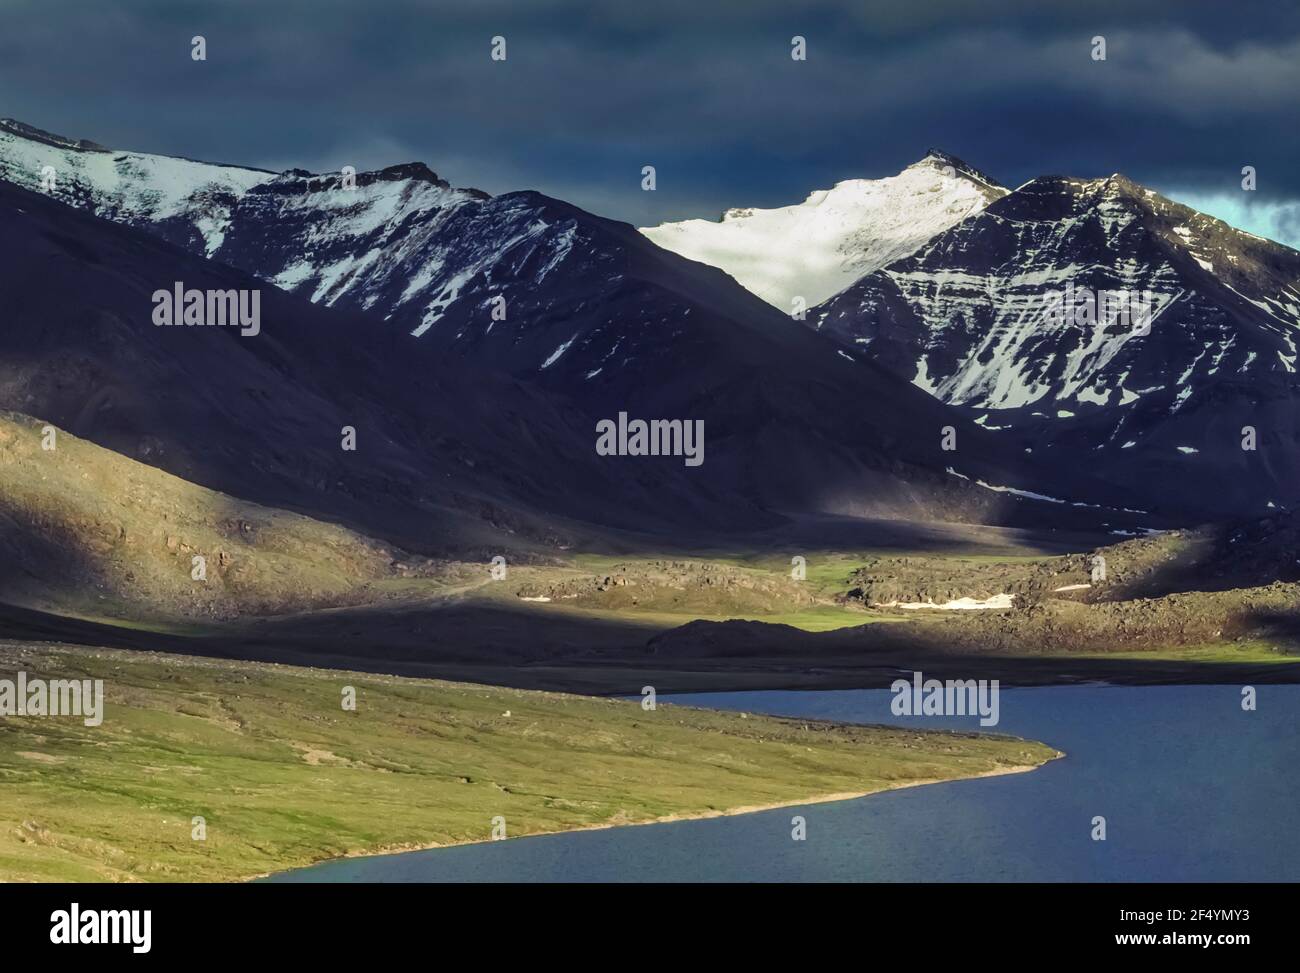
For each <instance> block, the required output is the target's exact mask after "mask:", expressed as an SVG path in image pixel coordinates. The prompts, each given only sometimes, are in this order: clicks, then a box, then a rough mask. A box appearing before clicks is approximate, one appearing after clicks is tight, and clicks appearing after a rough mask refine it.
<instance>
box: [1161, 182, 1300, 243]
mask: <svg viewBox="0 0 1300 973" xmlns="http://www.w3.org/2000/svg"><path fill="white" fill-rule="evenodd" d="M1164 195H1166V196H1168V197H1169V198H1170V199H1173V200H1177V201H1178V202H1180V203H1184V204H1186V205H1188V206H1190V207H1192V208H1193V209H1197V210H1200V211H1201V212H1202V213H1208V214H1209V215H1210V216H1214V217H1217V218H1218V219H1221V220H1223V221H1224V222H1225V223H1228V224H1231V225H1232V226H1235V227H1237V228H1238V229H1240V230H1246V231H1247V232H1249V233H1254V234H1255V235H1256V236H1262V237H1267V238H1268V239H1270V240H1276V241H1277V242H1278V243H1282V244H1285V245H1286V246H1288V247H1291V248H1293V249H1296V250H1300V199H1291V200H1262V199H1259V198H1258V197H1256V195H1255V193H1250V192H1243V191H1238V192H1236V193H1205V192H1202V191H1200V190H1196V189H1187V190H1181V189H1172V190H1169V191H1168V192H1166V193H1165V194H1164Z"/></svg>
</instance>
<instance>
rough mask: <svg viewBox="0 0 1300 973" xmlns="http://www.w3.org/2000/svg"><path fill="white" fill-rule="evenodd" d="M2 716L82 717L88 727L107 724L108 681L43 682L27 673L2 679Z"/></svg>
mask: <svg viewBox="0 0 1300 973" xmlns="http://www.w3.org/2000/svg"><path fill="white" fill-rule="evenodd" d="M0 716H80V717H82V722H83V723H85V724H86V726H99V725H100V724H101V723H103V722H104V680H102V679H48V680H47V679H40V678H35V679H33V678H31V677H29V676H28V675H27V673H25V672H20V673H18V678H17V679H0Z"/></svg>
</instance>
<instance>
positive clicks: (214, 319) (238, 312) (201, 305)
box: [151, 280, 262, 338]
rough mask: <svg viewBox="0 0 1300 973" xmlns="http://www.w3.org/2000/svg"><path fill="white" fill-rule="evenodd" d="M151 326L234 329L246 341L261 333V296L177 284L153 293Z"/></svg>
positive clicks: (239, 291) (254, 291)
mask: <svg viewBox="0 0 1300 973" xmlns="http://www.w3.org/2000/svg"><path fill="white" fill-rule="evenodd" d="M151 300H152V301H153V303H154V309H153V323H154V324H156V325H158V326H159V327H164V326H167V325H175V324H185V325H210V326H215V327H226V326H230V327H237V328H239V333H240V334H241V335H242V336H243V337H245V338H251V337H253V336H254V335H256V334H258V333H259V332H260V331H261V330H262V292H261V291H260V290H239V289H235V288H233V287H232V288H230V289H229V290H208V291H201V290H197V289H195V288H190V289H189V290H186V289H185V285H184V284H182V283H181V282H180V281H179V280H178V281H176V283H174V284H173V285H172V289H171V290H163V289H161V288H160V289H159V290H156V291H154V292H153V297H152V298H151Z"/></svg>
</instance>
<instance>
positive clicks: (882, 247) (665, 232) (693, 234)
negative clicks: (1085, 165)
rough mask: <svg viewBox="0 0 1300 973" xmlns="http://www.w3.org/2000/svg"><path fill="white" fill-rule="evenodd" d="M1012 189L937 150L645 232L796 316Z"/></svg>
mask: <svg viewBox="0 0 1300 973" xmlns="http://www.w3.org/2000/svg"><path fill="white" fill-rule="evenodd" d="M1006 192H1007V190H1005V189H1003V188H1002V187H1001V186H999V185H998V184H997V183H995V182H993V181H992V180H991V179H989V177H988V176H985V175H984V174H983V173H981V172H980V171H979V170H977V169H974V168H972V167H971V166H968V165H967V164H966V163H964V162H962V161H961V160H960V159H958V158H956V157H955V156H951V155H948V154H947V153H944V152H940V151H938V150H935V149H931V150H930V151H929V153H927V154H926V156H925V157H924V158H923V159H921V160H920V161H919V162H916V163H913V164H912V165H910V166H908V167H907V168H906V169H904V170H903V171H902V172H900V173H899V174H898V175H896V176H890V177H889V178H886V179H848V180H845V181H844V182H839V183H836V184H835V185H834V186H833V187H832V188H830V189H820V190H817V191H816V192H814V193H812V194H810V195H809V196H808V198H807V199H805V200H804V201H803V202H802V203H797V204H795V205H793V206H782V207H780V208H778V209H754V208H752V207H746V208H741V209H729V210H727V211H726V212H725V213H723V214H722V219H721V220H720V221H718V222H711V221H709V220H685V221H683V222H680V223H663V224H661V225H659V226H654V227H646V228H644V229H642V230H641V232H642V233H644V234H645V235H646V236H647V237H648V238H649V239H651V240H653V241H654V242H655V243H657V244H658V245H659V246H661V247H663V248H665V249H666V250H672V251H673V252H675V253H680V254H681V255H682V256H683V257H689V258H690V259H691V260H698V261H700V262H701V263H706V264H709V265H710V266H713V267H720V268H722V269H723V270H725V271H726V272H727V273H728V274H730V275H731V276H732V277H734V278H735V279H736V280H737V281H739V282H740V283H741V284H743V285H744V286H745V287H746V288H748V289H749V290H751V291H753V292H754V293H755V294H757V295H758V296H759V297H761V298H762V299H763V300H765V301H767V302H768V303H769V304H772V305H774V306H775V307H778V308H780V309H781V310H782V311H785V312H786V313H787V314H789V313H791V310H792V307H793V305H792V302H793V301H794V299H795V298H796V297H802V298H803V300H804V302H805V304H804V306H805V307H811V306H813V305H814V304H820V303H821V302H823V301H825V300H826V299H828V298H830V297H831V296H833V295H834V294H837V293H839V292H840V291H841V290H843V289H844V288H846V287H848V286H849V285H850V284H852V283H853V282H854V281H856V280H858V278H860V277H863V276H865V275H866V274H869V273H871V272H872V271H875V270H878V269H880V268H881V267H884V266H886V265H888V264H891V263H893V262H894V261H895V260H899V259H901V258H903V257H906V256H908V255H909V254H911V253H912V252H913V251H915V250H916V249H917V248H918V247H919V246H921V244H923V243H925V241H926V240H929V239H930V238H931V237H933V236H935V235H937V234H939V233H942V232H943V231H944V230H946V229H948V228H949V227H950V226H952V225H953V224H954V223H958V222H960V221H961V220H964V219H966V218H967V217H968V216H971V215H972V214H974V213H978V212H979V211H980V210H982V209H984V207H985V206H987V205H988V204H989V203H991V202H994V201H995V200H998V199H1000V198H1001V197H1003V196H1005V195H1006Z"/></svg>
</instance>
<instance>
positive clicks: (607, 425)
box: [596, 412, 704, 466]
mask: <svg viewBox="0 0 1300 973" xmlns="http://www.w3.org/2000/svg"><path fill="white" fill-rule="evenodd" d="M596 453H597V454H598V455H600V456H684V457H685V458H686V465H687V466H699V465H701V464H702V463H703V462H704V420H703V419H649V420H646V419H632V420H631V421H629V420H628V418H627V413H626V412H620V413H619V414H618V421H617V422H615V421H614V420H613V419H601V420H600V421H599V422H598V423H596Z"/></svg>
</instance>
